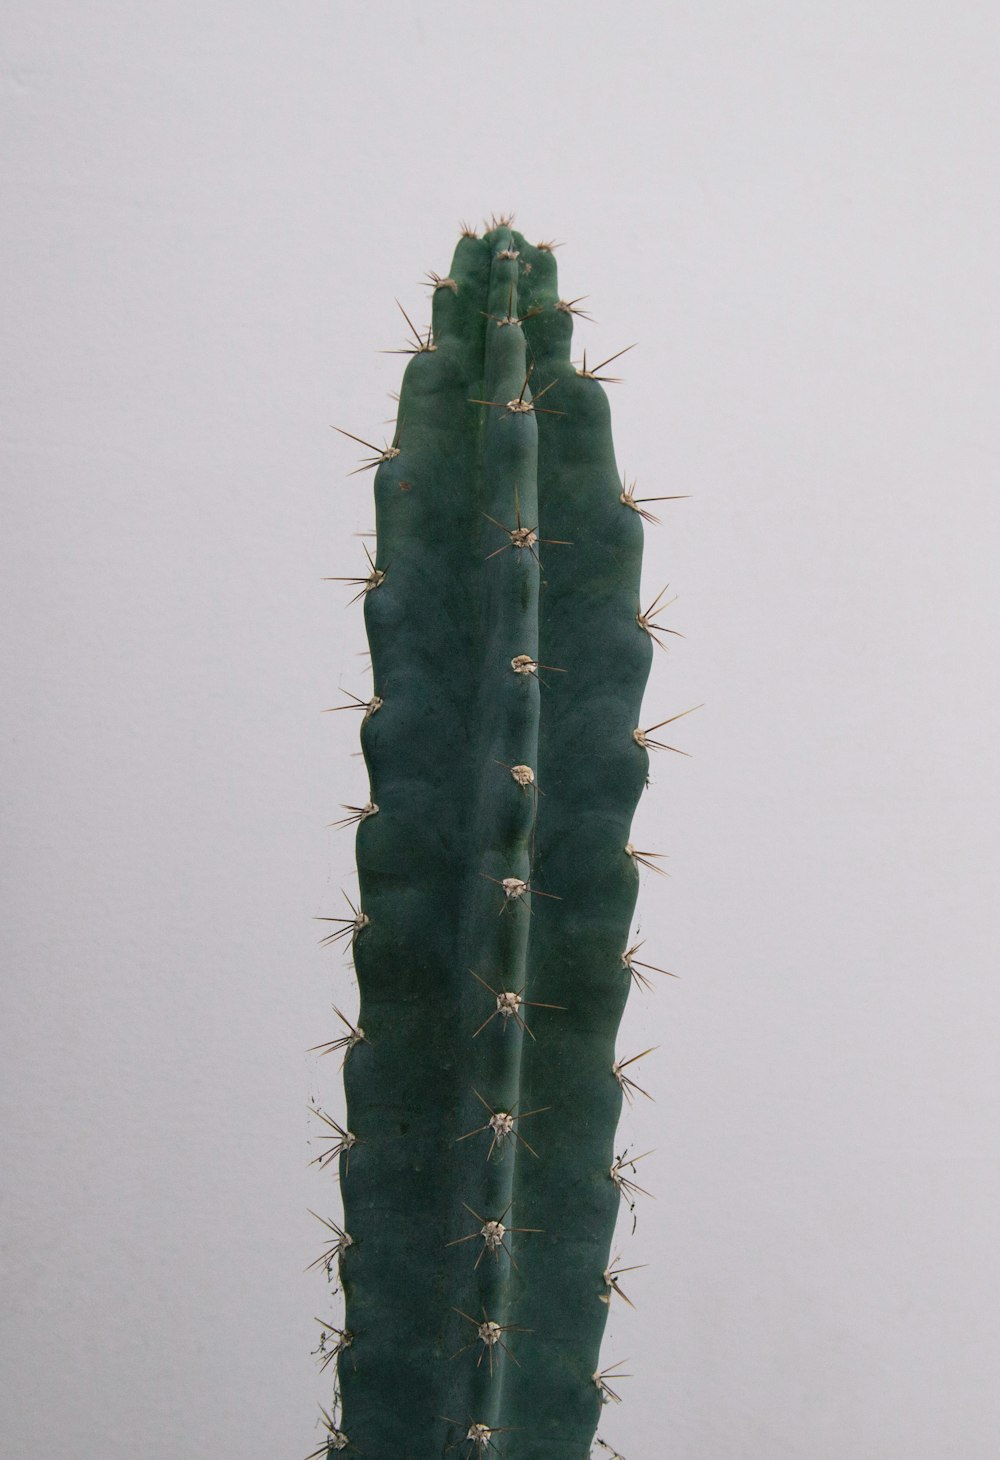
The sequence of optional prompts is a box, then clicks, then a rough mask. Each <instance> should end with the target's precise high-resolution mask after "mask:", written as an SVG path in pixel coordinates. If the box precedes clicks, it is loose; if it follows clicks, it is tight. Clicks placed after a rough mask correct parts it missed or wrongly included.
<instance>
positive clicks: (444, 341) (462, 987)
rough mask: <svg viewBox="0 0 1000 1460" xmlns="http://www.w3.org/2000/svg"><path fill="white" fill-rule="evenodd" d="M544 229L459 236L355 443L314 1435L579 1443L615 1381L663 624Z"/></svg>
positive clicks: (496, 1448) (434, 1442) (420, 1449)
mask: <svg viewBox="0 0 1000 1460" xmlns="http://www.w3.org/2000/svg"><path fill="white" fill-rule="evenodd" d="M552 249H553V246H552V245H549V244H539V245H537V246H532V245H530V244H528V243H527V242H526V241H525V239H524V238H523V237H522V236H521V235H520V234H519V233H517V232H515V231H513V229H512V228H511V226H510V220H509V219H501V220H494V221H493V224H492V226H491V227H490V228H489V229H488V231H486V233H485V234H484V235H483V236H481V237H477V236H476V234H475V233H474V232H472V231H471V230H465V231H464V232H463V235H462V237H461V239H460V241H459V243H458V246H457V248H456V251H455V255H454V260H453V263H452V266H451V272H450V274H449V275H448V276H447V277H446V278H442V277H440V276H438V275H431V276H430V280H431V284H432V287H433V322H432V327H431V328H430V329H429V330H428V332H427V333H426V335H422V334H420V333H419V332H418V331H417V330H416V329H414V327H413V326H412V324H411V325H410V328H411V331H412V335H413V338H412V342H411V344H410V345H408V347H407V350H408V353H410V355H411V357H412V358H411V359H410V360H409V363H408V365H407V368H406V371H405V374H404V378H403V383H402V389H401V393H400V398H399V410H398V414H397V423H398V424H397V427H396V431H395V435H394V436H393V439H392V442H391V444H386V445H384V446H381V447H380V446H377V445H370V444H369V443H364V444H365V445H366V447H367V448H368V450H369V451H370V453H371V454H370V456H369V457H368V458H367V459H366V460H365V461H364V462H363V463H362V465H363V466H370V467H374V468H375V469H376V470H375V502H376V514H377V548H376V551H375V553H374V555H373V556H371V555H370V556H369V561H368V565H367V570H366V572H365V573H364V574H363V575H362V576H361V577H359V578H357V579H355V580H349V581H351V582H353V583H354V584H356V586H357V589H358V592H357V594H356V595H355V596H356V597H358V598H361V599H363V602H364V614H365V622H366V627H367V632H368V640H369V645H370V648H371V654H372V668H373V676H374V688H373V692H372V694H371V696H370V697H368V698H364V697H360V696H353V695H351V696H349V697H348V699H349V704H348V705H345V706H343V707H342V708H345V709H346V708H349V707H353V708H357V709H358V710H359V712H361V717H362V718H361V743H362V748H363V752H364V757H365V761H366V764H367V768H368V772H369V776H370V785H371V790H370V796H369V800H368V802H367V803H366V804H365V805H364V806H360V807H348V808H345V809H346V810H347V811H348V816H347V817H345V818H344V821H345V823H356V825H357V866H358V874H359V881H360V900H359V901H358V903H357V904H356V905H355V904H354V903H350V904H349V909H348V911H347V912H346V913H345V915H344V916H338V917H335V918H333V919H332V920H331V921H332V922H333V923H334V925H335V926H334V927H333V929H332V930H331V932H330V934H329V941H331V942H333V943H334V944H337V945H339V946H341V947H343V948H345V949H346V950H348V951H349V952H350V954H351V956H352V957H353V961H354V966H355V969H356V973H357V980H358V985H359V989H360V1009H359V1011H358V1013H357V1014H356V1016H354V1017H355V1020H356V1022H353V1023H352V1022H351V1021H350V1020H349V1019H348V1018H347V1016H346V1015H345V1014H343V1013H341V1012H340V1011H339V1010H337V1017H338V1019H339V1020H340V1027H339V1028H338V1030H337V1031H336V1033H335V1037H334V1038H333V1039H332V1040H330V1041H329V1043H327V1044H325V1045H322V1046H317V1048H320V1049H323V1050H324V1051H328V1052H333V1051H337V1052H342V1054H343V1077H344V1085H345V1093H346V1109H347V1118H346V1125H345V1126H340V1125H339V1124H338V1123H337V1122H335V1121H333V1120H331V1119H330V1118H329V1117H323V1118H324V1120H325V1122H326V1126H327V1132H328V1133H326V1134H325V1138H326V1139H327V1140H329V1141H330V1142H331V1144H330V1146H329V1148H328V1149H327V1150H326V1152H325V1153H324V1154H323V1155H322V1156H321V1157H319V1158H317V1159H318V1160H319V1161H320V1163H321V1164H324V1165H326V1164H333V1163H334V1162H336V1164H337V1167H338V1169H339V1176H340V1184H341V1191H342V1200H343V1219H342V1222H341V1221H339V1220H334V1219H333V1218H331V1217H330V1216H329V1215H326V1214H324V1213H318V1214H317V1215H319V1216H320V1218H321V1220H322V1221H323V1223H324V1235H325V1236H326V1237H327V1238H328V1239H329V1240H328V1241H327V1245H326V1247H325V1250H324V1252H323V1254H322V1255H321V1257H320V1258H319V1259H318V1260H317V1265H319V1266H323V1267H325V1268H326V1270H327V1274H328V1276H329V1277H330V1278H331V1280H332V1281H337V1282H339V1284H340V1285H341V1286H342V1288H343V1293H344V1298H345V1307H346V1312H345V1318H344V1327H343V1329H334V1328H333V1327H332V1325H330V1326H329V1332H326V1331H324V1339H331V1338H332V1339H333V1340H335V1341H334V1343H333V1347H332V1348H330V1349H325V1348H324V1350H323V1351H324V1363H327V1362H331V1361H334V1362H335V1364H336V1385H335V1396H334V1398H335V1402H334V1411H333V1415H332V1416H331V1415H330V1414H328V1413H327V1412H326V1411H325V1410H324V1411H323V1414H324V1423H325V1425H326V1436H325V1439H324V1441H323V1444H322V1445H321V1447H320V1449H319V1450H317V1451H315V1452H314V1453H315V1455H317V1456H321V1455H322V1456H326V1455H331V1454H333V1453H334V1452H340V1451H345V1452H346V1453H352V1452H354V1453H357V1454H358V1455H366V1456H369V1457H375V1460H397V1457H398V1460H406V1457H412V1460H428V1457H432V1456H443V1455H446V1454H449V1453H450V1454H459V1455H467V1456H470V1457H481V1456H485V1455H504V1456H506V1457H508V1460H529V1457H532V1460H533V1457H542V1456H544V1457H545V1460H583V1457H585V1456H587V1455H589V1453H590V1447H591V1444H592V1442H593V1438H594V1434H595V1429H596V1425H597V1422H598V1417H599V1414H600V1411H601V1406H602V1403H603V1402H604V1401H606V1400H607V1399H608V1398H611V1397H613V1396H614V1397H617V1396H616V1394H615V1391H614V1387H613V1386H614V1382H615V1381H614V1378H613V1372H614V1371H615V1366H614V1365H612V1366H611V1368H610V1369H606V1370H604V1371H603V1372H602V1371H600V1367H599V1350H600V1345H601V1339H602V1334H603V1330H604V1326H605V1321H606V1319H607V1314H608V1305H609V1301H610V1299H611V1296H612V1294H613V1293H614V1292H616V1291H618V1292H621V1288H620V1287H619V1284H618V1276H617V1273H616V1272H615V1271H614V1270H612V1269H611V1268H610V1267H609V1254H610V1248H611V1241H612V1236H613V1232H614V1227H615V1223H616V1218H617V1215H618V1211H619V1207H620V1204H621V1202H622V1201H623V1199H624V1200H625V1201H626V1202H628V1203H629V1204H630V1205H631V1204H632V1203H633V1200H634V1196H635V1193H636V1192H637V1191H639V1190H641V1188H639V1187H638V1185H637V1183H636V1181H635V1166H634V1159H632V1160H630V1159H629V1157H628V1154H627V1153H623V1152H621V1151H616V1147H615V1131H616V1126H617V1122H618V1119H619V1115H620V1111H621V1105H622V1099H623V1096H627V1095H630V1093H631V1091H632V1090H633V1089H635V1088H637V1087H635V1086H634V1084H633V1081H632V1079H631V1073H629V1074H626V1066H627V1065H629V1064H630V1063H631V1061H628V1060H618V1059H616V1050H615V1039H616V1032H617V1029H618V1024H619V1021H620V1018H621V1015H622V1011H623V1008H624V1005H625V1000H626V996H627V994H628V991H629V987H630V984H631V983H632V982H634V981H638V980H643V981H644V980H645V975H644V974H643V973H642V972H641V971H640V970H641V969H643V968H648V967H649V966H650V965H646V964H643V963H640V962H639V960H638V959H637V957H636V952H637V950H636V949H635V948H630V947H629V946H628V944H629V936H628V935H629V929H630V925H631V920H632V915H633V910H634V906H635V901H636V893H637V888H638V883H639V865H638V864H640V863H642V862H646V864H647V865H650V866H655V863H654V862H652V861H650V860H649V859H650V858H651V857H652V855H653V854H651V853H643V852H640V851H637V850H636V848H634V847H633V846H632V845H631V843H630V841H629V830H630V824H631V819H632V815H633V812H634V809H635V806H636V803H637V801H638V798H639V796H640V794H641V792H642V790H643V786H644V784H645V782H646V778H647V770H648V748H649V747H650V746H655V745H656V744H658V743H659V742H656V741H653V740H650V739H649V738H648V737H647V733H646V732H643V731H642V730H641V729H639V728H638V727H639V712H640V705H641V700H642V695H643V690H644V686H645V683H646V678H647V674H648V671H649V667H650V661H651V656H652V651H653V646H654V642H657V641H658V642H661V643H662V642H663V641H662V639H661V638H660V635H661V634H666V633H674V632H676V631H675V630H673V629H668V628H666V627H665V626H664V625H663V624H662V621H661V620H660V618H659V617H658V615H659V614H660V613H661V612H662V608H663V607H664V606H665V605H662V604H661V603H660V602H659V601H657V602H655V603H654V604H652V605H650V608H649V609H648V610H645V611H644V610H643V609H642V607H641V604H640V601H639V577H640V564H641V555H642V532H643V529H642V521H641V519H642V518H643V517H646V518H647V519H649V518H650V514H649V512H648V511H647V509H646V508H645V507H643V506H642V505H641V502H642V499H637V498H636V497H635V495H634V490H633V488H631V487H629V486H628V484H627V483H625V482H624V481H623V480H622V479H620V478H619V474H618V470H617V467H616V464H615V457H614V452H613V448H612V442H611V433H610V424H609V409H608V401H607V396H606V393H605V391H604V389H603V388H602V383H601V382H602V381H605V382H606V381H607V378H608V377H606V376H604V375H602V374H601V373H600V372H601V371H602V370H603V368H604V365H607V364H609V363H610V361H605V362H603V365H602V366H592V367H590V368H588V367H587V365H586V360H584V364H583V366H582V367H577V366H575V365H573V364H572V363H571V361H570V336H571V333H572V327H573V316H574V314H579V313H580V311H579V309H578V308H577V307H576V306H577V304H578V302H579V301H573V302H571V303H567V302H564V301H561V300H560V298H559V294H558V290H557V284H556V266H555V260H554V257H553V252H552ZM407 323H408V324H409V323H410V322H409V320H407ZM620 353H624V352H620ZM612 358H615V357H612ZM338 429H339V428H338ZM345 434H348V433H345ZM355 439H360V438H355ZM360 469H361V468H359V470H360ZM647 500H648V499H647ZM652 520H655V519H652ZM661 597H662V595H661ZM646 1052H647V1053H648V1051H646ZM334 1416H335V1417H334Z"/></svg>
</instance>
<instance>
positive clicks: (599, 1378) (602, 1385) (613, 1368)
mask: <svg viewBox="0 0 1000 1460" xmlns="http://www.w3.org/2000/svg"><path fill="white" fill-rule="evenodd" d="M627 1363H628V1359H622V1360H621V1362H620V1363H617V1364H611V1365H610V1366H609V1367H608V1368H606V1369H599V1370H598V1371H597V1373H596V1374H594V1375H593V1380H594V1383H595V1384H596V1385H597V1392H598V1393H599V1394H600V1396H601V1403H602V1404H607V1403H608V1401H609V1400H612V1399H613V1400H614V1402H615V1403H616V1404H621V1402H622V1397H621V1395H620V1394H616V1393H615V1391H614V1390H613V1389H612V1387H611V1385H610V1384H609V1383H608V1378H609V1376H610V1377H611V1378H612V1379H614V1381H615V1383H616V1384H617V1382H618V1380H619V1379H631V1378H632V1375H631V1374H620V1373H619V1372H618V1370H619V1369H620V1368H621V1366H622V1364H627Z"/></svg>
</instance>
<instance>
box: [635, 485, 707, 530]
mask: <svg viewBox="0 0 1000 1460" xmlns="http://www.w3.org/2000/svg"><path fill="white" fill-rule="evenodd" d="M635 488H636V483H635V482H627V481H626V480H625V477H624V475H623V476H622V490H621V495H620V496H619V498H618V500H619V502H621V503H623V504H624V505H625V506H626V507H631V508H632V511H633V512H638V514H639V516H640V517H641V518H642V519H643V521H644V522H652V523H653V524H654V526H656V527H659V526H660V519H659V517H654V516H653V514H652V512H647V511H646V509H645V508H644V507H643V506H641V505H640V504H641V503H643V502H684V501H687V499H688V497H690V495H691V493H690V492H679V493H676V494H675V495H674V496H671V497H637V496H636V495H635Z"/></svg>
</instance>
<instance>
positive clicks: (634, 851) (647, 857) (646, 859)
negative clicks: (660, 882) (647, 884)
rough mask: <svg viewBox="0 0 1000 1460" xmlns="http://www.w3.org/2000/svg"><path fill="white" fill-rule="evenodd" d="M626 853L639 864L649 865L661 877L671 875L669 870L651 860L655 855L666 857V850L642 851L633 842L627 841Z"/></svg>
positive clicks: (641, 865) (642, 865)
mask: <svg viewBox="0 0 1000 1460" xmlns="http://www.w3.org/2000/svg"><path fill="white" fill-rule="evenodd" d="M625 855H626V857H631V858H632V860H633V862H635V863H636V864H637V865H638V866H640V867H648V868H649V870H650V871H651V872H658V873H659V875H660V876H661V877H669V876H670V873H669V872H667V871H665V870H664V868H663V867H658V866H657V865H656V863H655V862H654V861H652V860H651V858H653V857H665V856H666V855H667V854H666V852H640V851H639V849H638V847H634V846H633V845H632V843H631V842H626V843H625Z"/></svg>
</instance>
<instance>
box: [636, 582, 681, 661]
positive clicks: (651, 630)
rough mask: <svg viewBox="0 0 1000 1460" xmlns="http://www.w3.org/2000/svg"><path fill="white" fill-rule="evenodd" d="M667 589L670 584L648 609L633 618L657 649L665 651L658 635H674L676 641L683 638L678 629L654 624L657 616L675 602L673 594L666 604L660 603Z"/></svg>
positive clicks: (675, 596) (675, 597)
mask: <svg viewBox="0 0 1000 1460" xmlns="http://www.w3.org/2000/svg"><path fill="white" fill-rule="evenodd" d="M669 587H670V584H669V583H668V584H667V585H666V587H664V588H661V589H660V591H659V593H658V594H657V595H656V597H655V598H654V599H653V601H652V603H651V604H650V605H649V607H648V608H647V609H644V610H643V611H642V612H641V613H637V614H636V616H635V621H636V623H637V624H638V625H639V627H640V629H642V631H643V633H644V634H648V635H649V637H650V638H651V639H652V641H653V643H654V644H656V645H657V647H658V648H660V649H666V647H667V646H666V644H664V643H663V641H662V639H660V638H659V635H660V634H674V635H675V637H676V638H678V639H683V637H684V635H683V634H682V633H681V632H680V630H679V629H667V628H664V627H663V625H662V624H658V623H656V622H655V619H656V615H657V614H659V613H665V612H666V610H667V609H668V608H669V607H670V605H671V604H672V603H676V602H677V594H676V593H675V594H674V596H673V598H669V599H668V600H667V602H666V603H661V602H660V599H661V598H662V597H663V595H664V593H666V591H667V588H669Z"/></svg>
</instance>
